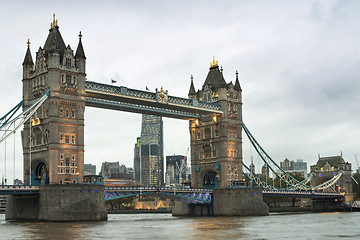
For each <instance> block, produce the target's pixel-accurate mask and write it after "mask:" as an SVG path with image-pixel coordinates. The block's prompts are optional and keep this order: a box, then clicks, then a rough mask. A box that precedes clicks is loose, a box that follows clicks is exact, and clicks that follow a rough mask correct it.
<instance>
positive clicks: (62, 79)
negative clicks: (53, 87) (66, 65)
mask: <svg viewBox="0 0 360 240" xmlns="http://www.w3.org/2000/svg"><path fill="white" fill-rule="evenodd" d="M61 82H62V83H64V82H65V78H64V74H63V73H62V74H61Z"/></svg>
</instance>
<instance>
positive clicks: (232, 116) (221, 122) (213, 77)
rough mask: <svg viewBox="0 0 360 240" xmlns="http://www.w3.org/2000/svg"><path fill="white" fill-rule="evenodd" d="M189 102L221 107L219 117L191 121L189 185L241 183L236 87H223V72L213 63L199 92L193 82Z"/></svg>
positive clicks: (239, 110)
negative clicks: (213, 104)
mask: <svg viewBox="0 0 360 240" xmlns="http://www.w3.org/2000/svg"><path fill="white" fill-rule="evenodd" d="M188 96H189V98H190V99H197V100H200V101H205V102H210V103H217V104H219V105H221V109H222V111H223V115H222V116H201V118H200V119H199V120H190V138H191V184H192V187H194V188H224V187H229V186H231V184H232V183H233V182H234V181H239V180H242V178H243V176H242V137H241V132H242V131H241V129H242V125H241V124H242V99H241V87H240V83H239V79H238V73H237V72H236V79H235V84H233V83H232V82H230V83H226V81H225V79H224V77H223V70H222V68H221V69H219V66H218V62H217V61H215V59H214V60H213V62H212V63H211V64H210V70H209V73H208V75H207V77H206V80H205V82H204V84H203V86H202V89H201V90H198V91H197V92H196V91H195V88H194V83H193V78H192V77H191V85H190V90H189V95H188Z"/></svg>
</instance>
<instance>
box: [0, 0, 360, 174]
mask: <svg viewBox="0 0 360 240" xmlns="http://www.w3.org/2000/svg"><path fill="white" fill-rule="evenodd" d="M69 3H70V2H69ZM83 3H84V2H81V1H80V2H76V3H72V4H71V6H72V8H70V9H69V7H68V6H67V4H64V3H55V4H52V5H51V6H49V5H47V4H46V2H45V1H38V2H36V3H29V2H25V1H20V3H17V4H15V3H4V6H3V8H2V9H1V10H0V13H1V14H0V20H1V21H2V22H4V23H5V22H6V23H7V24H6V25H5V24H4V26H3V31H2V33H0V34H1V35H0V36H1V39H2V45H1V46H0V50H1V52H2V58H1V59H0V63H1V64H0V82H1V84H2V88H1V90H0V93H1V96H2V99H3V101H1V103H0V110H1V116H2V115H4V114H5V113H6V112H7V111H9V110H10V109H11V108H12V107H13V106H14V105H16V104H17V103H18V102H19V101H20V100H21V97H22V94H21V92H22V85H21V84H22V83H21V78H22V74H21V73H22V66H21V63H22V62H23V59H24V56H25V52H26V42H27V40H28V38H29V39H30V42H31V45H30V48H31V53H32V56H33V58H34V57H35V53H36V51H37V50H38V48H39V46H43V45H44V43H45V39H46V36H47V35H48V29H49V28H50V22H51V21H52V14H53V12H55V14H56V19H58V21H59V27H60V31H61V34H62V36H63V38H64V41H65V44H66V45H68V44H70V45H71V47H72V49H75V48H76V45H77V42H78V34H79V31H81V32H82V35H83V38H82V39H83V46H84V51H85V54H86V57H87V79H88V80H90V81H96V82H100V83H106V84H110V83H111V79H113V80H115V81H116V83H114V84H115V85H117V86H119V85H121V86H126V87H129V88H135V89H142V90H146V88H148V89H150V91H152V92H154V91H155V88H158V89H160V88H161V86H162V87H163V88H164V89H165V90H168V91H169V95H173V96H179V97H187V93H188V90H189V86H190V75H191V74H193V75H194V85H195V88H196V90H197V89H200V88H201V85H202V84H203V82H204V80H205V78H206V75H207V73H208V69H209V67H210V62H211V60H212V57H213V56H215V58H216V60H218V61H219V65H220V66H223V69H224V77H225V80H226V81H227V82H230V81H233V82H234V81H235V71H236V70H238V71H239V79H240V84H241V87H242V90H243V103H244V105H243V116H244V122H245V123H246V124H247V126H248V127H249V129H250V131H252V133H253V135H254V136H255V138H256V139H257V140H258V141H259V142H260V143H261V144H262V145H263V147H264V148H265V150H266V151H267V152H268V153H269V154H270V156H272V157H273V159H274V160H276V161H277V162H278V163H279V162H280V161H283V160H284V159H285V158H289V159H298V158H300V159H304V161H306V162H308V166H311V165H314V164H315V163H316V161H317V159H318V154H319V153H320V156H335V155H338V156H339V155H340V154H341V151H342V153H343V156H344V159H345V161H348V162H350V163H352V168H353V170H355V169H356V168H357V165H356V162H355V157H354V155H355V154H358V156H359V155H360V151H359V146H360V138H359V136H360V127H359V126H358V120H359V119H360V116H359V114H360V111H359V110H360V109H359V108H360V107H359V104H358V102H359V100H360V95H359V89H360V81H359V79H360V73H359V72H358V71H357V68H358V66H359V65H360V60H359V55H360V54H359V53H360V51H359V49H360V47H359V46H357V45H358V44H357V43H358V42H359V40H360V35H359V34H358V32H360V31H359V30H360V29H359V28H360V25H359V24H358V22H359V18H360V17H359V16H358V14H357V12H358V10H359V9H360V5H359V3H357V2H353V1H348V2H341V1H327V2H326V3H324V2H320V1H308V2H305V3H304V2H299V1H289V2H281V3H280V2H278V1H253V2H248V1H225V2H222V3H218V2H216V1H199V2H196V3H194V2H191V1H181V2H180V1H174V2H171V3H168V2H165V1H154V2H151V3H150V2H149V3H148V2H145V1H138V2H136V3H130V2H125V1H119V2H116V1H108V2H106V3H100V2H99V3H97V2H95V1H94V2H91V1H90V2H89V4H87V5H86V6H84V5H83ZM87 3H88V2H87ZM19 4H20V6H21V7H19ZM14 15H15V16H16V17H14ZM94 16H95V17H94ZM9 19H12V21H9ZM4 99H6V100H4ZM140 125H141V114H133V113H125V112H116V111H110V110H103V109H94V108H89V107H87V108H86V110H85V163H88V164H89V163H91V164H95V165H97V168H98V169H99V168H100V165H101V163H102V162H104V161H120V162H121V163H123V164H125V165H126V166H132V165H133V144H134V139H136V137H138V136H140V130H141V128H140ZM189 138H190V136H189V130H188V122H187V121H182V120H174V119H168V118H164V145H165V147H164V155H165V156H167V155H171V154H182V155H186V156H189V154H188V153H187V149H188V146H189ZM243 139H244V143H243V149H244V150H243V152H244V161H245V163H247V164H250V157H249V155H250V150H249V143H248V141H247V140H245V135H244V134H243ZM9 142H11V143H12V140H10V141H9ZM9 145H10V146H11V147H12V144H8V147H9ZM16 145H17V147H18V149H19V150H16V164H17V166H18V167H17V169H16V176H15V177H16V178H21V179H22V167H20V166H22V152H21V147H20V146H21V142H20V134H19V133H17V142H16ZM0 154H1V155H0V166H1V168H0V174H1V175H3V164H4V163H3V161H4V160H3V159H4V157H3V155H4V150H3V146H0ZM7 154H8V156H7V157H8V160H9V159H10V161H9V162H8V166H7V178H8V179H12V171H13V170H12V150H9V151H8V152H7ZM252 154H253V155H255V151H254V150H252ZM254 162H255V164H256V167H257V171H259V167H261V166H262V165H263V164H261V163H260V165H259V164H257V157H256V156H255V157H254Z"/></svg>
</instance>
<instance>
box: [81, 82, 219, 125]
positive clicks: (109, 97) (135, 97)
mask: <svg viewBox="0 0 360 240" xmlns="http://www.w3.org/2000/svg"><path fill="white" fill-rule="evenodd" d="M85 92H86V105H87V106H91V107H100V108H107V109H116V110H126V111H130V112H137V113H147V114H152V115H161V116H166V117H172V118H180V119H197V118H200V115H222V114H223V112H222V110H221V106H220V105H219V104H216V103H208V102H202V101H198V100H196V99H187V98H180V97H174V96H168V94H167V92H164V91H163V90H161V91H156V92H155V93H152V92H147V91H141V90H135V89H130V88H127V87H117V86H112V85H106V84H102V83H96V82H91V81H86V82H85Z"/></svg>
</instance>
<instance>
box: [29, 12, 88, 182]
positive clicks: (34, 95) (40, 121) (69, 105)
mask: <svg viewBox="0 0 360 240" xmlns="http://www.w3.org/2000/svg"><path fill="white" fill-rule="evenodd" d="M50 26H51V27H50V30H49V35H48V37H47V39H46V42H45V44H44V47H43V48H42V47H39V50H38V51H37V53H36V59H35V67H34V68H33V67H32V66H34V64H33V63H32V59H31V53H30V49H29V46H28V50H27V53H26V56H25V60H24V63H23V66H24V78H23V95H24V109H26V108H28V107H29V106H30V105H31V104H33V103H34V102H35V101H36V100H37V99H38V98H39V97H41V96H42V95H43V94H44V93H45V92H46V91H47V90H50V96H49V98H48V99H47V100H46V101H45V102H44V103H43V104H42V106H41V107H40V108H39V109H38V110H37V112H36V113H35V114H34V115H33V116H32V119H31V121H28V122H27V123H25V125H24V131H23V136H24V144H23V153H24V183H25V184H32V185H39V184H48V183H49V184H64V183H81V182H82V180H83V172H84V170H83V165H84V109H85V76H86V74H85V54H84V50H83V48H82V44H81V39H80V42H79V46H78V58H75V56H74V53H73V50H72V49H71V47H70V45H68V46H66V45H65V43H64V40H63V38H62V36H61V34H60V31H59V26H58V21H57V20H55V15H54V19H53V22H52V23H51V25H50ZM31 122H32V124H31Z"/></svg>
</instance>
